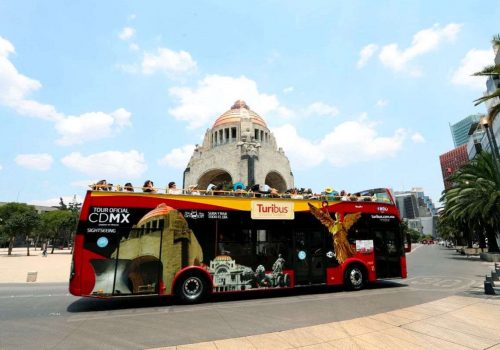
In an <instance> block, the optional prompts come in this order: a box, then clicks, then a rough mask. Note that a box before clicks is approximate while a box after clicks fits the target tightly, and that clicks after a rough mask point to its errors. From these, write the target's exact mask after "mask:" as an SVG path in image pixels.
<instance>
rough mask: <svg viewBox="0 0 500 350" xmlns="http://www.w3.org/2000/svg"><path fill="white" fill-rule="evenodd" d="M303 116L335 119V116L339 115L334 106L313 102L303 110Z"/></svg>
mask: <svg viewBox="0 0 500 350" xmlns="http://www.w3.org/2000/svg"><path fill="white" fill-rule="evenodd" d="M304 114H305V115H308V116H310V115H319V116H329V117H335V116H336V115H337V114H339V109H338V108H337V107H336V106H330V105H328V104H326V103H323V102H314V103H311V104H310V105H309V106H307V108H306V109H305V110H304Z"/></svg>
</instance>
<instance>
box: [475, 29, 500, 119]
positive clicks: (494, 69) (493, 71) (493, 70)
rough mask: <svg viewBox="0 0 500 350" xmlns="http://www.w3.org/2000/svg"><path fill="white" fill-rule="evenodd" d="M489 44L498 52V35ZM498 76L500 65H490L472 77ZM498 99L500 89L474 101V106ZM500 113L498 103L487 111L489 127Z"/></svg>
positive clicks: (499, 38)
mask: <svg viewBox="0 0 500 350" xmlns="http://www.w3.org/2000/svg"><path fill="white" fill-rule="evenodd" d="M491 44H492V45H493V46H494V47H495V48H496V49H497V50H500V34H497V35H495V36H493V38H492V39H491ZM499 74H500V65H498V64H497V65H491V66H487V67H485V68H484V69H483V70H481V71H479V72H477V73H474V75H480V76H481V75H487V76H492V75H493V76H498V75H499ZM499 97H500V88H498V89H496V90H495V91H493V92H492V93H490V94H488V95H485V96H482V97H480V98H478V99H476V100H474V102H475V103H474V105H475V106H477V105H479V104H481V103H484V102H486V101H489V100H491V99H493V98H499ZM499 113H500V103H497V104H496V105H494V106H492V107H491V108H490V110H489V111H488V116H489V119H490V123H491V125H493V121H494V120H495V119H496V117H497V116H498V114H499Z"/></svg>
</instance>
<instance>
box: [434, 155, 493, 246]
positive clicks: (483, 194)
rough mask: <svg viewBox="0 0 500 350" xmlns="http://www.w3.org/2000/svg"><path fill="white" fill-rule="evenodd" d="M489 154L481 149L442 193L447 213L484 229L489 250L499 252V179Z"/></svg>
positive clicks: (453, 176) (455, 218)
mask: <svg viewBox="0 0 500 350" xmlns="http://www.w3.org/2000/svg"><path fill="white" fill-rule="evenodd" d="M494 161H495V159H494V158H493V156H492V155H491V154H490V153H487V152H481V153H480V154H479V155H478V156H477V157H476V158H475V159H474V160H473V161H472V162H471V163H469V164H467V165H465V166H463V167H462V168H460V169H459V170H457V171H456V172H455V173H454V174H453V175H452V176H451V177H450V180H451V181H452V182H453V184H454V186H453V187H452V188H450V189H448V190H446V191H444V192H443V197H442V201H443V202H444V203H445V215H446V216H447V217H449V218H450V219H451V220H456V221H457V222H458V221H461V222H464V223H466V224H467V226H468V227H469V228H475V229H477V228H482V230H483V231H484V234H485V235H486V237H487V238H488V243H489V244H488V251H489V252H500V250H499V248H498V244H497V242H496V237H497V235H498V231H499V228H500V180H499V179H498V177H497V174H496V168H495V166H494Z"/></svg>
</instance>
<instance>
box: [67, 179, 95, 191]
mask: <svg viewBox="0 0 500 350" xmlns="http://www.w3.org/2000/svg"><path fill="white" fill-rule="evenodd" d="M97 181H99V180H96V179H87V180H77V181H72V182H70V185H71V186H73V187H78V188H81V189H85V190H88V189H89V188H90V187H89V186H90V185H91V184H94V183H96V182H97Z"/></svg>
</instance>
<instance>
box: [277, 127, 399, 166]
mask: <svg viewBox="0 0 500 350" xmlns="http://www.w3.org/2000/svg"><path fill="white" fill-rule="evenodd" d="M376 127H377V123H375V122H368V121H361V120H358V121H348V122H344V123H342V124H339V125H338V126H337V127H335V129H334V130H333V131H331V132H329V133H328V134H326V135H325V136H324V137H323V138H322V139H321V140H319V141H310V140H308V139H305V138H303V137H301V136H300V135H299V134H298V133H297V130H296V128H295V127H294V126H292V125H290V124H287V125H284V126H281V127H279V128H274V129H273V133H274V135H275V136H276V139H277V142H278V145H279V146H280V147H283V148H284V149H285V150H286V153H287V156H288V158H289V159H290V161H291V163H292V166H293V167H298V168H310V167H314V166H316V165H319V164H320V163H322V162H325V161H326V162H329V163H330V164H332V165H333V166H336V167H342V166H346V165H350V164H354V163H361V162H370V161H375V160H380V159H384V158H388V157H394V156H396V154H397V153H398V152H399V151H400V149H401V147H402V144H403V142H404V140H405V137H406V131H405V130H403V129H397V130H395V131H394V132H393V135H392V136H379V135H378V132H377V129H376Z"/></svg>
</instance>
